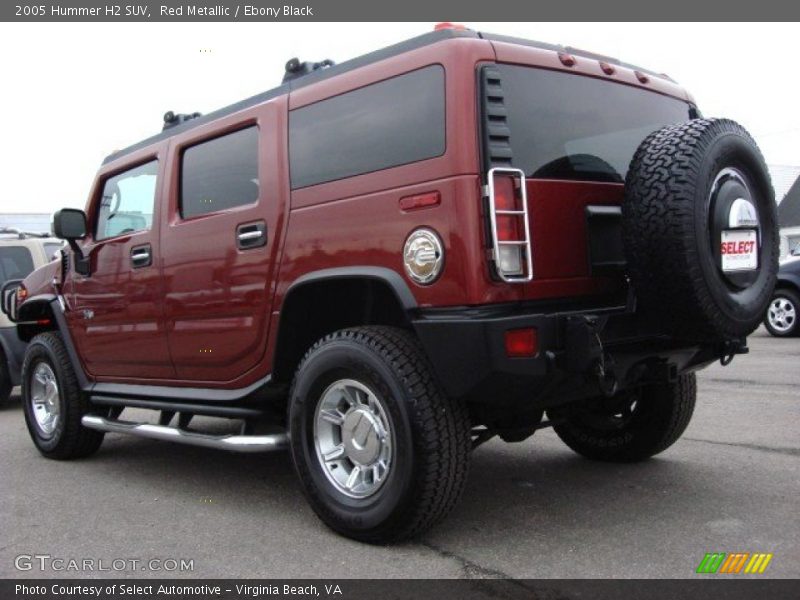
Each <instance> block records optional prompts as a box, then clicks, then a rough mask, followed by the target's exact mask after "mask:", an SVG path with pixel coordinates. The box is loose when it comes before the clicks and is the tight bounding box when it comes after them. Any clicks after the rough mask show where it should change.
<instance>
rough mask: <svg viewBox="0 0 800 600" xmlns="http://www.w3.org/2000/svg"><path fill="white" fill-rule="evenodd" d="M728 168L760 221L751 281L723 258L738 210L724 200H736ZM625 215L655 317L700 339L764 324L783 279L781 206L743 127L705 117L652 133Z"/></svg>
mask: <svg viewBox="0 0 800 600" xmlns="http://www.w3.org/2000/svg"><path fill="white" fill-rule="evenodd" d="M725 173H728V174H732V176H733V177H735V178H737V179H741V181H742V185H741V186H740V188H741V190H746V192H747V193H745V191H742V195H744V196H747V195H749V196H750V198H745V199H746V200H748V201H750V202H751V203H752V205H753V206H754V207H755V209H756V212H757V216H758V221H759V232H758V236H759V245H758V246H757V247H758V269H757V271H752V272H751V273H750V274H746V275H744V277H750V278H751V280H746V281H745V283H743V284H741V285H737V284H736V282H735V281H733V282H732V280H735V279H736V277H738V278H739V279H740V280H741V278H742V277H743V276H742V275H741V274H731V273H724V272H723V271H722V266H721V258H720V253H721V251H722V250H721V239H720V238H721V237H722V234H721V233H720V232H719V229H721V228H726V227H728V225H727V221H726V220H725V219H727V218H728V214H727V212H724V214H723V215H721V216H720V215H719V214H717V213H718V212H719V211H717V212H714V210H715V207H714V204H715V203H719V206H718V208H720V209H721V210H722V209H723V201H724V202H730V201H731V197H726V198H724V199H719V200H718V197H717V196H716V195H715V193H716V191H718V190H719V186H720V185H721V184H720V183H719V181H720V176H721V175H722V174H725ZM731 185H732V184H731ZM720 193H721V192H720ZM726 206H727V205H726ZM712 213H713V214H712ZM622 215H623V238H624V244H625V252H626V255H627V261H628V266H629V273H630V276H631V280H632V283H633V286H634V289H635V291H636V294H637V298H638V300H639V303H640V307H641V309H642V310H643V312H644V313H646V314H647V315H649V316H650V318H651V321H652V322H654V323H659V324H661V325H662V326H663V327H662V328H663V329H664V330H666V332H667V333H670V334H672V335H673V336H675V337H678V338H681V339H684V340H696V341H715V340H725V339H731V338H740V337H743V336H746V335H748V334H750V333H751V332H752V331H753V330H754V329H755V328H756V327H758V325H759V323H760V322H761V320H762V319H763V317H764V311H765V309H766V307H767V303H768V302H769V299H770V297H771V295H772V290H773V288H774V286H775V281H776V274H777V269H778V254H779V248H778V242H779V238H778V231H777V214H776V209H775V201H774V193H773V190H772V184H771V182H770V178H769V174H768V172H767V168H766V165H765V163H764V158H763V156H762V155H761V152H760V151H759V149H758V147H757V146H756V144H755V142H754V141H753V139H752V137H751V136H750V135H749V134H748V133H747V131H745V129H744V128H743V127H742V126H741V125H739V124H737V123H735V122H733V121H730V120H727V119H695V120H692V121H689V122H686V123H682V124H679V125H672V126H668V127H664V128H663V129H659V130H658V131H656V132H654V133H652V134H651V135H650V136H648V137H647V138H646V139H645V140H644V142H642V144H641V145H640V146H639V149H638V150H637V151H636V153H635V155H634V157H633V160H632V161H631V165H630V168H629V170H628V175H627V178H626V182H625V198H624V201H623V205H622Z"/></svg>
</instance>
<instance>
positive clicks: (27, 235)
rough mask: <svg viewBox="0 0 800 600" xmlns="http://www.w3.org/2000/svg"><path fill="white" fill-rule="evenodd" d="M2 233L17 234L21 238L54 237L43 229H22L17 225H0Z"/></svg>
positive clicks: (0, 233) (0, 232)
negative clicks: (16, 226)
mask: <svg viewBox="0 0 800 600" xmlns="http://www.w3.org/2000/svg"><path fill="white" fill-rule="evenodd" d="M0 235H16V236H17V238H18V239H20V240H25V239H27V238H49V237H52V236H51V235H50V234H49V233H46V232H43V231H22V230H20V229H17V228H15V227H0Z"/></svg>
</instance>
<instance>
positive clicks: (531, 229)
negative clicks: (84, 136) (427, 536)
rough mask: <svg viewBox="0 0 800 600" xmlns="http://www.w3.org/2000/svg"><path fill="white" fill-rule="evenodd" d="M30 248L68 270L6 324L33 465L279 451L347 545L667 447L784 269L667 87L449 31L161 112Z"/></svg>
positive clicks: (758, 170) (29, 296)
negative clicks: (467, 490) (158, 443)
mask: <svg viewBox="0 0 800 600" xmlns="http://www.w3.org/2000/svg"><path fill="white" fill-rule="evenodd" d="M53 225H54V232H55V233H56V234H57V235H58V236H59V237H61V238H63V239H65V240H67V241H68V242H69V249H68V250H65V251H64V252H63V256H62V260H61V261H60V262H55V263H52V264H50V265H48V266H46V267H43V268H41V269H39V270H37V271H35V272H34V273H33V274H32V275H30V276H29V277H28V278H27V279H25V281H24V282H23V284H22V285H21V287H20V288H19V289H18V292H17V294H16V300H15V301H14V302H7V303H6V306H5V310H6V311H7V312H9V313H11V314H12V315H13V317H14V319H15V321H16V322H17V329H18V335H19V336H20V338H21V339H22V340H25V341H28V342H29V345H28V349H27V354H26V357H25V361H24V369H23V370H24V372H23V383H22V385H23V399H24V406H25V417H26V420H27V425H28V429H29V431H30V434H31V437H32V438H33V441H34V443H35V444H36V446H37V448H38V449H39V450H40V451H41V453H42V454H44V455H45V456H47V457H49V458H55V459H70V458H78V457H85V456H87V455H90V454H92V453H93V452H95V451H97V449H98V448H99V447H100V444H101V442H102V440H103V436H104V434H105V433H107V432H114V433H128V434H134V435H139V436H145V437H151V438H155V439H158V440H170V441H175V442H184V443H189V444H196V445H201V446H207V447H214V448H223V449H228V450H233V451H240V452H261V451H268V450H274V449H279V448H282V447H285V446H288V447H289V448H290V450H291V455H292V458H293V461H294V465H295V468H296V471H297V474H298V476H299V478H300V481H301V484H302V487H303V490H304V492H305V494H306V496H307V498H308V500H309V502H310V504H311V506H312V507H313V508H314V510H315V511H316V512H317V514H318V515H319V516H320V518H321V519H322V520H323V521H324V522H325V523H326V524H327V525H329V526H330V527H331V528H333V529H334V530H336V531H338V532H340V533H342V534H344V535H347V536H350V537H353V538H356V539H359V540H364V541H368V542H386V541H392V540H398V539H403V538H407V537H410V536H413V535H416V534H418V533H420V532H422V531H424V530H425V529H427V528H428V527H430V526H431V525H432V524H434V523H435V522H436V521H438V520H439V519H441V518H442V517H443V516H444V515H445V514H446V513H447V512H448V511H449V510H450V509H451V508H452V507H453V505H454V504H455V502H456V501H457V499H458V497H459V495H460V494H461V492H462V490H463V488H464V484H465V481H466V478H467V472H468V464H469V456H470V452H471V451H472V449H474V448H475V447H476V446H478V445H479V444H481V443H482V442H485V441H486V440H488V439H490V438H492V437H494V436H499V437H500V438H502V439H503V440H506V441H508V442H519V441H522V440H524V439H526V438H528V437H530V436H531V435H532V434H533V433H534V432H535V431H536V430H537V429H540V428H542V427H548V426H552V427H553V428H554V429H555V431H556V433H557V434H558V435H559V436H560V437H561V439H562V440H563V441H564V442H565V443H566V444H567V445H568V446H569V447H570V448H572V449H573V450H574V451H576V452H578V453H579V454H581V455H583V456H586V457H588V458H592V459H598V460H604V461H615V462H630V461H638V460H642V459H646V458H648V457H650V456H652V455H654V454H657V453H659V452H661V451H663V450H664V449H666V448H668V447H669V446H670V445H671V444H673V443H674V442H675V441H676V440H677V439H678V437H679V436H680V435H681V433H682V432H683V431H684V429H685V428H686V426H687V424H688V422H689V419H690V417H691V415H692V411H693V408H694V404H695V397H696V384H695V374H694V373H695V371H697V370H698V369H701V368H703V367H705V366H706V365H708V364H710V363H712V362H714V361H717V360H720V361H722V362H723V363H727V362H729V361H730V360H731V359H732V358H733V357H734V356H735V355H736V354H740V353H743V352H746V351H747V346H746V336H747V335H748V334H750V333H751V332H752V331H753V330H754V329H755V328H756V327H757V325H758V324H759V322H760V320H761V318H762V316H763V314H764V310H765V309H766V307H767V303H768V301H769V299H770V296H771V294H772V290H773V286H774V283H775V277H776V269H777V256H778V236H777V231H776V216H775V202H774V198H773V191H772V187H771V183H770V179H769V176H768V174H767V171H766V168H765V165H764V160H763V158H762V156H761V154H760V152H759V150H758V149H757V147H756V145H755V143H754V142H753V140H752V138H751V137H750V136H749V135H748V134H747V132H746V131H745V130H744V129H743V128H742V127H741V126H739V125H738V124H736V123H734V122H732V121H729V120H724V119H722V120H718V119H704V118H702V117H701V115H700V113H699V111H698V108H697V107H696V106H695V103H694V101H693V100H692V97H691V96H690V95H688V94H687V93H686V92H685V91H684V90H683V89H682V88H681V87H679V86H678V85H677V84H675V83H674V82H673V81H672V80H671V79H669V78H668V77H666V76H664V75H657V74H654V73H651V72H649V71H646V70H644V69H641V68H638V67H634V66H631V65H627V64H624V63H621V62H619V61H617V60H614V59H610V58H607V57H603V56H599V55H594V54H590V53H586V52H582V51H579V50H575V49H571V48H565V47H561V46H551V45H547V44H541V43H535V42H529V41H526V40H518V39H510V38H504V37H501V36H495V35H487V34H482V33H477V32H473V31H469V30H463V29H455V28H443V29H440V30H438V31H435V32H432V33H429V34H427V35H423V36H421V37H418V38H415V39H412V40H409V41H406V42H403V43H401V44H398V45H396V46H392V47H389V48H386V49H384V50H380V51H377V52H375V53H372V54H368V55H366V56H363V57H360V58H357V59H354V60H351V61H349V62H346V63H343V64H340V65H334V64H333V63H332V62H331V61H323V62H321V63H304V62H300V61H298V60H296V59H293V60H291V61H289V63H288V64H287V69H286V75H285V77H284V82H283V84H282V85H281V86H280V87H278V88H275V89H273V90H271V91H268V92H266V93H264V94H261V95H258V96H255V97H253V98H249V99H247V100H244V101H242V102H239V103H237V104H234V105H232V106H229V107H227V108H224V109H221V110H219V111H217V112H214V113H211V114H207V115H205V116H202V115H199V114H197V113H194V114H188V115H175V114H173V113H168V114H167V115H166V116H165V125H164V130H163V131H162V132H161V133H159V134H158V135H155V136H154V137H151V138H149V139H146V140H144V141H142V142H140V143H138V144H135V145H133V146H131V147H129V148H127V149H125V150H122V151H119V152H115V153H114V154H112V155H111V156H109V157H108V158H107V159H106V160H105V162H104V164H103V166H102V167H101V169H100V171H99V173H98V175H97V178H96V181H95V184H94V186H93V188H92V191H91V195H90V197H89V200H88V202H87V204H86V211H85V213H84V212H83V211H79V210H69V209H64V210H61V211H60V212H58V213H57V214H56V215H55V217H54V224H53ZM129 409H149V410H151V411H155V412H154V413H150V414H153V415H154V417H155V418H154V419H150V420H147V419H145V418H142V417H138V416H137V415H141V414H148V413H143V412H142V411H140V410H136V411H133V415H134V416H130V415H131V411H130V410H129ZM126 411H127V412H126ZM545 415H546V416H545ZM126 416H128V418H125V417H126ZM195 417H204V418H199V419H195ZM205 417H217V418H223V419H230V420H232V423H234V424H236V426H237V427H238V429H236V430H232V431H231V432H230V433H229V434H220V432H219V430H218V429H213V428H212V430H209V429H208V419H207V418H205ZM204 424H205V425H204ZM212 424H213V421H212Z"/></svg>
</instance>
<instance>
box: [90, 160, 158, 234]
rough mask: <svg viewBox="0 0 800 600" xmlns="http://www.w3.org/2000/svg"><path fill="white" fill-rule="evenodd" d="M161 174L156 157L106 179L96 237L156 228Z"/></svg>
mask: <svg viewBox="0 0 800 600" xmlns="http://www.w3.org/2000/svg"><path fill="white" fill-rule="evenodd" d="M157 174H158V161H155V160H154V161H151V162H149V163H146V164H143V165H140V166H138V167H136V168H134V169H130V170H128V171H125V172H123V173H120V174H119V175H114V177H111V178H110V179H107V180H106V183H105V185H104V186H103V197H102V198H101V199H100V210H99V212H98V215H97V228H96V230H95V232H96V234H95V237H96V239H98V240H104V239H106V238H110V237H114V236H117V235H123V234H126V233H134V232H136V231H147V230H148V229H150V227H152V225H153V207H154V206H155V198H156V176H157Z"/></svg>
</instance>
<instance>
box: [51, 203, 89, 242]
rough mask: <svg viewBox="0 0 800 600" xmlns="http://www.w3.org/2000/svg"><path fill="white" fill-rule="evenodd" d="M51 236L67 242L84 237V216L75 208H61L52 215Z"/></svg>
mask: <svg viewBox="0 0 800 600" xmlns="http://www.w3.org/2000/svg"><path fill="white" fill-rule="evenodd" d="M53 235H54V236H55V237H57V238H60V239H62V240H67V241H68V242H71V241H74V240H82V239H83V238H85V237H86V214H85V213H84V212H83V211H82V210H78V209H77V208H62V209H61V210H59V211H58V212H56V214H54V215H53Z"/></svg>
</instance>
